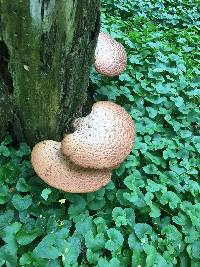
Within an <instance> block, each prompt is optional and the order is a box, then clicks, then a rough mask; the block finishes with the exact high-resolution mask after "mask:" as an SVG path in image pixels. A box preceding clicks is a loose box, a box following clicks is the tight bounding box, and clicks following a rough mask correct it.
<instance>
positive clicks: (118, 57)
mask: <svg viewBox="0 0 200 267" xmlns="http://www.w3.org/2000/svg"><path fill="white" fill-rule="evenodd" d="M94 65H95V68H96V71H97V72H99V73H101V74H103V75H106V76H110V77H112V76H117V75H120V74H121V73H122V72H123V71H124V70H125V68H126V65H127V54H126V51H125V49H124V47H123V45H122V44H120V43H118V42H117V41H116V40H114V39H113V38H112V37H111V36H109V35H108V34H107V33H103V32H100V33H99V37H98V41H97V47H96V50H95V63H94Z"/></svg>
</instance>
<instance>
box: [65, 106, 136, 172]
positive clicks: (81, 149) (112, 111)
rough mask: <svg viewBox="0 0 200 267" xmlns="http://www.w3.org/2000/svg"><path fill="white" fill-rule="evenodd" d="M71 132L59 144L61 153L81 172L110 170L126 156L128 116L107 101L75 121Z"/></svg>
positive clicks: (129, 138) (129, 131) (131, 127)
mask: <svg viewBox="0 0 200 267" xmlns="http://www.w3.org/2000/svg"><path fill="white" fill-rule="evenodd" d="M73 126H74V128H75V131H74V133H72V134H67V135H66V136H65V137H64V138H63V140H62V142H61V143H62V151H63V153H64V154H65V155H66V156H67V157H68V158H69V159H70V161H72V162H73V163H74V164H76V165H78V166H81V167H83V168H93V169H105V168H107V169H113V168H116V167H117V166H118V165H119V164H120V163H121V162H122V161H123V160H124V159H125V158H126V157H127V156H128V154H129V153H130V151H131V149H132V145H133V141H134V124H133V121H132V118H131V116H130V115H129V113H128V112H127V111H126V110H125V109H124V108H122V107H121V106H119V105H117V104H115V103H113V102H110V101H99V102H97V103H95V104H94V105H93V107H92V111H91V113H90V114H89V115H88V116H86V117H83V118H78V119H76V120H75V122H74V124H73Z"/></svg>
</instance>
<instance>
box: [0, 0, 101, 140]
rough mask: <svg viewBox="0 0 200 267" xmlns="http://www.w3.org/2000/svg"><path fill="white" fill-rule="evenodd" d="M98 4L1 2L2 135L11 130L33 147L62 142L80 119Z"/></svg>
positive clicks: (28, 0)
mask: <svg viewBox="0 0 200 267" xmlns="http://www.w3.org/2000/svg"><path fill="white" fill-rule="evenodd" d="M99 2H100V0H81V1H79V0H59V1H56V0H26V1H24V0H18V1H12V0H0V39H1V41H0V44H1V45H0V56H1V57H0V74H1V80H0V123H2V130H1V132H0V134H1V135H3V134H4V132H5V130H6V128H7V127H8V126H9V127H13V129H12V130H13V132H14V133H15V135H16V137H17V139H18V140H19V141H22V140H23V141H26V142H28V143H29V144H31V145H32V144H34V143H36V142H37V141H40V140H43V139H54V140H60V138H61V136H62V134H63V132H64V131H65V129H67V128H68V126H69V122H70V121H71V119H72V118H73V117H76V116H78V115H81V112H82V106H83V104H84V103H85V101H86V91H87V87H88V80H89V78H88V77H89V69H90V67H91V65H92V61H93V55H94V49H95V45H96V39H97V35H98V32H99V24H100V23H99V9H100V7H99V6H100V3H99ZM6 49H7V51H6ZM5 106H6V107H7V110H6V108H5ZM8 110H9V116H5V114H8ZM11 110H12V111H11Z"/></svg>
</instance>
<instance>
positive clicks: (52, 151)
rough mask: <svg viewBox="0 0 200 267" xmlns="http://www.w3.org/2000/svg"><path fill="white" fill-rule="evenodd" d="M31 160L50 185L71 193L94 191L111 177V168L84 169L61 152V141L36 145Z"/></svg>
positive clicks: (38, 172)
mask: <svg viewBox="0 0 200 267" xmlns="http://www.w3.org/2000/svg"><path fill="white" fill-rule="evenodd" d="M31 162H32V165H33V168H34V170H35V172H36V173H37V175H38V176H39V177H40V178H42V179H43V180H44V181H45V182H46V183H47V184H48V185H50V186H52V187H55V188H57V189H60V190H63V191H66V192H71V193H86V192H94V191H96V190H98V189H99V188H101V187H102V186H105V185H106V184H107V183H108V182H109V181H110V178H111V171H110V170H92V169H83V168H81V167H78V166H75V165H74V164H73V163H71V162H70V161H69V160H68V159H67V158H66V157H65V156H64V155H63V154H62V152H61V143H60V142H55V141H52V140H46V141H42V142H40V143H38V144H36V145H35V147H34V148H33V150H32V154H31Z"/></svg>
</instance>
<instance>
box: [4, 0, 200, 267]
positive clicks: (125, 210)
mask: <svg viewBox="0 0 200 267" xmlns="http://www.w3.org/2000/svg"><path fill="white" fill-rule="evenodd" d="M197 19H198V11H197V1H190V0H187V1H184V0H180V1H172V0H168V1H165V0H158V1H156V0H151V1H150V0H147V1H143V0H108V1H107V0H105V1H104V2H103V10H102V22H103V25H102V26H103V29H104V30H105V31H108V32H110V33H111V35H112V36H113V37H115V38H116V39H117V40H119V41H120V42H122V43H123V44H124V45H125V47H126V49H127V52H128V67H127V70H126V72H125V73H124V74H122V75H120V76H119V77H117V78H112V79H111V78H106V77H103V76H101V75H98V74H97V73H95V72H94V71H93V72H92V74H91V80H92V82H93V87H94V88H95V99H96V100H99V99H104V100H111V101H114V102H116V103H118V104H120V105H122V106H124V107H125V108H126V109H127V110H128V111H129V112H130V114H131V115H132V117H133V119H134V121H135V128H136V139H135V146H134V148H133V150H132V153H131V155H130V156H129V157H128V159H127V160H126V161H125V162H124V163H123V164H122V166H121V167H120V168H119V169H118V170H116V171H115V172H114V173H113V179H112V180H113V181H112V182H111V183H110V184H108V185H107V186H106V187H105V188H103V189H101V190H99V191H98V192H96V193H89V194H84V195H81V194H67V193H61V192H59V191H58V190H55V189H52V188H49V187H46V185H45V184H44V183H43V182H42V181H41V180H40V179H39V178H38V177H37V176H35V175H34V172H33V170H32V168H31V164H30V161H29V155H30V149H29V148H28V147H27V146H26V145H25V144H21V145H20V148H19V149H14V148H13V147H12V146H11V145H10V142H11V140H10V139H9V138H6V139H5V141H4V142H3V143H2V144H1V145H0V207H1V210H0V266H3V265H4V264H5V263H6V266H8V267H15V266H36V267H43V266H48V267H57V266H65V267H70V266H72V267H75V266H81V267H87V266H99V267H119V266H121V267H122V266H123V267H130V266H132V267H138V266H141V267H151V266H152V267H173V266H181V267H188V266H192V267H197V266H200V202H199V200H200V183H199V180H198V171H199V167H200V159H199V152H200V134H199V127H200V111H199V89H198V86H199V78H198V75H199V73H200V70H199V69H198V64H199V59H198V56H199V50H198V43H200V36H199V35H198V30H199V24H198V20H197Z"/></svg>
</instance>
